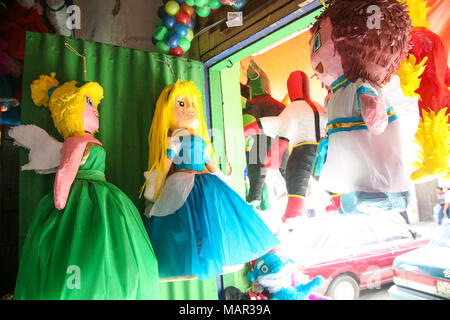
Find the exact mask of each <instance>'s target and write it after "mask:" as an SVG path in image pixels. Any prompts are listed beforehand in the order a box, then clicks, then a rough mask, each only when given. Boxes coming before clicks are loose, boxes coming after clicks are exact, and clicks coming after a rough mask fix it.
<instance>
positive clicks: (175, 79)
mask: <svg viewBox="0 0 450 320" xmlns="http://www.w3.org/2000/svg"><path fill="white" fill-rule="evenodd" d="M156 61H158V62H162V63H164V64H165V65H166V66H167V67H168V68H169V69H170V72H171V73H172V76H173V81H174V82H176V81H177V78H176V77H175V72H173V69H172V66H171V65H170V64H169V63H168V62H167V61H165V59H164V60H160V59H157V60H156Z"/></svg>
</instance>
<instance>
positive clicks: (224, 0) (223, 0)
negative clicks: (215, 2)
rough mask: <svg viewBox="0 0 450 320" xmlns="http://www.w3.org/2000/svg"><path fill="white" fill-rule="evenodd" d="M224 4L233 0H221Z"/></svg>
mask: <svg viewBox="0 0 450 320" xmlns="http://www.w3.org/2000/svg"><path fill="white" fill-rule="evenodd" d="M219 1H220V2H221V3H222V4H229V3H230V2H231V0H219Z"/></svg>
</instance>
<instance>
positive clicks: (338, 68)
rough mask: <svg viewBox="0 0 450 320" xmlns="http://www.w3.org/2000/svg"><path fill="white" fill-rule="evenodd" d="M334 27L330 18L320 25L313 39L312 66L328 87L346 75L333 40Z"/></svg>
mask: <svg viewBox="0 0 450 320" xmlns="http://www.w3.org/2000/svg"><path fill="white" fill-rule="evenodd" d="M332 30H333V26H332V24H331V20H330V18H326V19H324V20H323V21H322V23H321V24H320V28H319V30H318V31H317V32H316V33H315V34H314V35H313V36H312V38H311V64H312V68H313V70H314V73H315V74H316V76H317V77H318V78H319V79H320V80H321V81H322V82H323V83H324V84H325V85H327V86H328V87H330V85H331V84H332V83H333V82H334V81H335V80H337V79H338V78H339V77H340V76H342V75H343V74H344V71H343V69H342V59H341V56H340V55H339V53H338V52H337V51H336V50H335V47H334V43H333V40H332V39H331V34H332Z"/></svg>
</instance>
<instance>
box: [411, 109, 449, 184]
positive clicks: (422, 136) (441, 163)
mask: <svg viewBox="0 0 450 320" xmlns="http://www.w3.org/2000/svg"><path fill="white" fill-rule="evenodd" d="M446 112H447V108H444V109H442V110H440V111H439V112H438V113H437V114H435V113H434V111H432V110H431V111H430V112H427V111H425V110H424V111H423V116H422V120H421V121H420V124H419V129H418V130H417V133H416V143H417V144H418V145H419V146H420V147H421V148H422V150H420V151H419V158H420V160H421V162H418V161H416V162H414V164H413V166H414V167H415V168H417V170H416V171H414V172H413V173H412V175H411V179H412V180H413V181H419V180H422V179H425V178H428V177H430V176H441V177H444V178H446V179H448V178H449V177H450V171H449V167H448V161H449V142H450V133H449V125H448V119H449V116H448V115H446Z"/></svg>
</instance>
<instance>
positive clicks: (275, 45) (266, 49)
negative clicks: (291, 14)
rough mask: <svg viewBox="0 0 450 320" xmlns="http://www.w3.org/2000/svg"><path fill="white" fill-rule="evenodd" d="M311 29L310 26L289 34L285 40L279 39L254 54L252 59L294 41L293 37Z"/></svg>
mask: <svg viewBox="0 0 450 320" xmlns="http://www.w3.org/2000/svg"><path fill="white" fill-rule="evenodd" d="M311 27H312V25H310V26H308V27H306V28H304V29H302V30H299V31H297V32H294V33H293V34H291V35H289V36H287V37H286V38H283V39H281V40H279V41H277V42H275V43H272V44H271V45H270V46H267V47H265V48H264V49H262V50H260V51H258V52H255V53H254V54H252V57H256V56H259V55H261V54H264V53H266V52H267V51H270V50H272V49H273V48H276V47H278V46H281V45H282V44H283V43H285V42H288V41H289V40H292V39H294V38H295V37H297V36H299V35H301V34H302V33H304V32H306V31H308V30H309V29H311Z"/></svg>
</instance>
